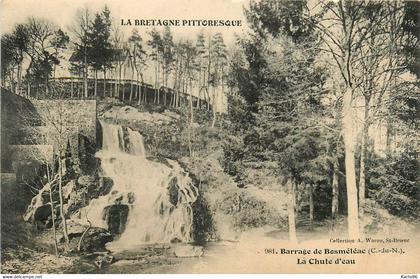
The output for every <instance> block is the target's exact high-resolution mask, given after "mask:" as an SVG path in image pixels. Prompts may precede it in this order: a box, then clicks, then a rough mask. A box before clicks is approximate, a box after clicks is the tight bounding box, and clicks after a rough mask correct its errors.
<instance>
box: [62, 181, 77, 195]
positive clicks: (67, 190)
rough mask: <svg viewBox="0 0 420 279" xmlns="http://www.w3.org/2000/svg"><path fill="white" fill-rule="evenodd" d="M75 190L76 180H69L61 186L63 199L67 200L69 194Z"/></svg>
mask: <svg viewBox="0 0 420 279" xmlns="http://www.w3.org/2000/svg"><path fill="white" fill-rule="evenodd" d="M75 191H76V182H75V181H74V180H70V181H69V182H68V183H67V184H66V185H64V187H63V198H64V200H68V199H69V198H70V195H71V194H72V193H73V192H75Z"/></svg>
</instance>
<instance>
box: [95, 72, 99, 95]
mask: <svg viewBox="0 0 420 279" xmlns="http://www.w3.org/2000/svg"><path fill="white" fill-rule="evenodd" d="M94 94H95V98H96V97H97V96H98V70H95V89H94Z"/></svg>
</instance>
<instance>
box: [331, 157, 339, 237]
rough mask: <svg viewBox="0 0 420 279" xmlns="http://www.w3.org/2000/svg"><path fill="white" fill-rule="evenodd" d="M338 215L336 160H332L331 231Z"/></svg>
mask: <svg viewBox="0 0 420 279" xmlns="http://www.w3.org/2000/svg"><path fill="white" fill-rule="evenodd" d="M337 215H338V160H337V159H335V160H334V166H333V178H332V202H331V231H334V230H335V222H336V220H337Z"/></svg>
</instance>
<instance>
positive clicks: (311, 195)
mask: <svg viewBox="0 0 420 279" xmlns="http://www.w3.org/2000/svg"><path fill="white" fill-rule="evenodd" d="M308 190H309V228H310V230H313V229H314V189H313V185H312V184H308Z"/></svg>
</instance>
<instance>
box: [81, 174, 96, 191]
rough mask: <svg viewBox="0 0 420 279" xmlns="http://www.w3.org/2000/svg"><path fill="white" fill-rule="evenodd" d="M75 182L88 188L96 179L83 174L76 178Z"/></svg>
mask: <svg viewBox="0 0 420 279" xmlns="http://www.w3.org/2000/svg"><path fill="white" fill-rule="evenodd" d="M77 184H79V185H80V186H82V187H87V188H90V187H91V186H92V185H95V184H96V179H95V177H93V176H90V175H83V176H81V177H79V178H78V179H77Z"/></svg>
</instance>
